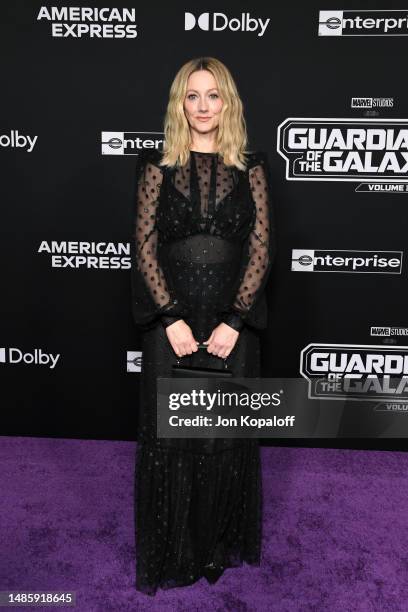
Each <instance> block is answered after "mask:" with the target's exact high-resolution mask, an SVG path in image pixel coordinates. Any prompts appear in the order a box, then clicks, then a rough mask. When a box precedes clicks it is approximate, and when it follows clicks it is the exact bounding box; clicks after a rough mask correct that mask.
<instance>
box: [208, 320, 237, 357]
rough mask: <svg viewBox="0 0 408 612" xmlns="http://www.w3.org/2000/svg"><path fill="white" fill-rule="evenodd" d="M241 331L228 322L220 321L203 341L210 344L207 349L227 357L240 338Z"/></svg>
mask: <svg viewBox="0 0 408 612" xmlns="http://www.w3.org/2000/svg"><path fill="white" fill-rule="evenodd" d="M238 336H239V331H237V330H236V329H233V328H232V327H230V326H229V325H227V324H226V323H220V324H219V325H217V327H215V328H214V329H213V331H212V334H211V336H210V337H209V338H208V340H206V341H205V342H203V344H208V346H207V351H208V352H209V353H212V354H213V355H217V356H218V357H222V358H223V359H225V358H226V357H228V355H229V354H230V353H231V351H232V349H233V348H234V346H235V343H236V341H237V340H238Z"/></svg>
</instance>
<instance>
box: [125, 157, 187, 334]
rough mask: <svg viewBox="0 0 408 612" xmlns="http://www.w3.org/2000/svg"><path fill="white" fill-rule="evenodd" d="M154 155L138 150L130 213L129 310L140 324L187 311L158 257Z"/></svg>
mask: <svg viewBox="0 0 408 612" xmlns="http://www.w3.org/2000/svg"><path fill="white" fill-rule="evenodd" d="M155 157H156V156H154V157H153V156H152V155H151V154H149V152H147V151H143V152H142V153H140V154H139V158H138V162H137V165H136V194H135V202H134V205H133V215H132V234H131V242H130V255H131V271H132V273H131V288H132V311H133V318H134V320H135V323H136V324H137V325H138V326H140V327H142V328H146V327H149V326H150V324H151V323H156V322H157V320H159V319H160V317H161V316H163V315H167V316H169V317H175V318H174V320H176V318H183V317H184V316H187V314H188V308H187V306H186V305H185V304H183V303H181V302H180V301H179V300H178V299H177V297H176V296H175V294H174V291H173V290H172V289H171V288H170V286H169V284H168V282H167V280H166V278H165V275H164V273H163V269H162V267H161V265H160V263H159V260H158V255H157V254H158V248H157V247H158V241H159V239H160V237H159V233H158V229H157V224H156V221H157V210H158V204H159V195H160V187H161V184H162V180H163V171H162V169H161V168H160V167H159V164H158V162H157V160H156V158H155ZM165 320H167V319H165ZM169 320H170V319H169Z"/></svg>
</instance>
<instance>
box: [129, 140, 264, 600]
mask: <svg viewBox="0 0 408 612" xmlns="http://www.w3.org/2000/svg"><path fill="white" fill-rule="evenodd" d="M160 158H161V153H160V152H159V151H157V150H151V151H146V150H144V151H143V152H142V153H141V154H140V155H139V157H138V161H137V168H136V182H135V186H136V194H135V205H134V209H133V212H134V214H133V216H132V240H131V263H132V266H131V269H132V273H131V283H132V310H133V316H134V319H135V322H136V324H137V326H138V327H139V329H140V330H141V331H142V332H143V333H142V351H143V354H142V368H141V379H140V397H139V398H138V400H139V401H138V402H137V403H136V405H137V410H138V434H137V448H136V465H135V528H136V589H137V590H139V591H142V592H144V593H146V594H148V595H154V594H155V593H156V591H157V589H158V588H162V589H167V588H171V587H177V586H183V585H188V584H191V583H193V582H195V581H197V580H198V579H199V578H200V577H201V576H203V567H204V565H206V564H208V563H211V562H213V563H215V564H217V565H220V566H223V567H224V568H227V567H235V566H238V565H242V563H243V561H245V562H246V563H248V564H252V565H259V563H260V556H261V511H262V483H261V478H260V455H259V443H258V440H256V439H255V440H254V439H248V440H247V439H236V440H234V439H219V438H218V439H217V438H216V439H210V440H207V439H197V438H196V439H164V438H161V439H160V438H157V437H156V433H157V432H156V380H157V378H158V377H171V366H172V365H173V364H175V363H176V361H177V356H176V355H175V353H174V351H173V349H172V347H171V345H170V343H169V341H168V339H167V336H166V332H165V327H166V326H167V325H169V324H171V323H172V322H174V321H176V320H178V319H180V318H183V319H184V321H186V323H188V325H190V327H191V329H192V332H193V335H194V337H195V339H196V340H198V341H200V342H203V341H204V340H207V339H208V337H209V336H210V334H211V332H212V330H213V329H214V327H216V326H217V325H218V324H219V323H220V322H221V321H223V322H225V323H227V324H228V325H230V326H231V327H233V328H234V329H236V330H238V331H240V334H239V337H238V340H237V342H236V344H235V346H234V349H233V350H232V352H231V354H230V355H229V357H228V358H227V364H228V367H229V368H230V369H231V370H232V371H233V373H234V376H239V377H251V378H256V377H258V376H260V342H259V341H260V333H261V331H260V330H262V329H264V328H265V327H266V316H267V311H266V300H265V295H264V288H265V284H266V281H267V277H268V274H269V271H270V268H271V265H272V261H273V259H274V254H275V235H274V232H275V223H274V216H273V213H272V206H271V202H270V170H269V166H268V160H267V157H266V154H265V153H263V152H257V153H250V154H249V162H248V165H247V168H246V170H245V171H242V170H239V169H237V168H236V167H232V166H226V165H225V164H224V162H223V159H222V157H221V156H220V155H219V154H217V153H203V152H196V151H192V152H191V155H190V158H189V161H188V162H187V164H186V165H185V166H184V167H166V166H161V165H160ZM181 362H182V363H183V364H187V365H188V364H190V365H198V366H207V367H215V368H217V367H220V368H221V367H223V361H222V359H220V358H219V357H217V356H215V355H211V354H209V353H208V352H207V351H206V350H205V349H199V350H198V351H197V352H196V353H194V354H193V355H191V356H189V355H186V356H184V357H182V358H181Z"/></svg>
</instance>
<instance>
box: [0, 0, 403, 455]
mask: <svg viewBox="0 0 408 612" xmlns="http://www.w3.org/2000/svg"><path fill="white" fill-rule="evenodd" d="M330 6H331V9H332V10H328V9H327V5H326V4H325V3H318V2H315V1H313V2H307V3H303V2H300V1H297V2H291V3H285V2H280V3H275V4H271V3H270V2H259V1H258V2H252V3H251V5H249V4H248V3H244V2H228V3H227V2H222V1H220V2H210V3H204V4H200V3H194V4H193V5H192V6H188V5H187V4H186V3H182V2H179V1H178V0H176V1H174V2H172V3H169V4H165V3H162V4H159V5H157V4H152V3H145V2H138V3H128V2H126V3H123V4H121V3H118V2H103V3H102V2H94V1H91V2H86V3H82V2H75V4H71V5H70V4H66V3H64V2H60V3H55V2H54V3H53V4H52V5H47V4H42V3H41V2H35V1H29V0H25V1H22V0H20V1H19V0H16V1H15V2H11V3H9V4H8V5H4V6H3V7H2V20H1V26H0V27H1V45H2V53H1V63H2V71H1V74H2V96H1V107H2V112H1V126H0V156H1V169H2V172H1V182H0V189H1V224H0V228H1V229H0V231H1V241H0V249H1V266H2V276H1V280H2V283H1V288H2V290H1V300H0V313H1V314H0V325H1V330H0V376H1V390H2V408H3V410H2V415H3V422H2V434H3V435H12V434H16V435H39V436H61V437H94V438H101V439H114V438H122V439H129V440H131V439H135V437H136V427H137V424H136V408H137V401H138V389H139V377H140V366H141V361H142V359H143V355H142V352H141V338H140V336H139V334H138V331H137V330H136V328H135V326H134V323H133V320H132V314H131V303H130V254H129V241H130V224H131V214H132V207H133V206H134V201H133V198H134V193H135V191H134V190H135V185H134V181H135V165H136V160H137V155H138V153H139V152H140V151H141V150H143V149H144V148H152V147H155V148H159V149H160V148H161V147H162V145H163V116H164V112H165V109H166V105H167V101H168V94H169V88H170V84H171V82H172V80H173V78H174V76H175V74H176V72H177V70H178V69H179V68H180V66H181V65H182V64H184V63H185V62H186V61H188V60H189V59H191V58H193V57H199V56H206V55H208V56H214V57H217V58H218V59H220V60H221V61H222V62H224V63H225V64H226V65H227V66H228V68H229V69H230V70H231V72H232V74H233V76H234V78H235V80H236V82H237V85H238V89H239V91H240V95H241V97H242V100H243V103H244V109H245V117H246V121H247V127H248V133H249V137H250V143H249V144H250V148H251V149H253V150H262V151H266V152H267V153H268V156H269V160H270V166H271V172H272V179H273V194H272V196H273V204H274V207H275V211H276V223H277V240H278V252H277V257H276V259H275V263H274V267H273V270H272V274H271V277H270V281H269V283H268V287H267V298H268V304H269V327H268V329H267V331H266V332H265V334H262V352H263V372H262V373H263V375H264V376H265V377H273V376H280V377H299V378H302V379H304V380H305V381H307V385H308V389H309V394H310V395H309V397H314V396H315V397H320V398H321V397H322V396H323V397H326V398H329V399H330V398H331V399H332V400H333V402H335V401H336V400H338V399H340V400H341V401H344V399H345V398H347V399H348V400H350V403H349V404H348V405H349V407H350V409H349V411H348V414H347V415H346V416H345V418H346V419H353V418H354V417H355V415H356V412H357V411H359V410H360V411H361V410H362V411H365V412H363V414H364V415H367V419H368V418H369V414H368V412H369V411H380V412H383V413H384V414H388V415H389V416H390V418H392V420H393V423H394V425H395V419H401V425H403V424H404V425H405V421H404V419H407V418H408V414H407V412H408V404H407V400H408V393H407V389H406V385H405V382H406V378H407V374H408V337H407V336H408V290H407V265H406V254H405V250H406V245H407V220H408V215H407V205H408V128H407V119H406V115H407V109H408V106H407V101H408V93H407V85H406V79H405V57H406V50H407V45H408V7H406V10H405V8H404V5H403V4H402V5H401V6H400V7H398V6H395V3H394V5H393V6H392V7H391V6H390V4H389V3H385V2H384V3H383V4H377V3H375V2H372V3H370V2H365V3H361V2H360V3H359V2H348V3H347V10H345V9H343V8H342V6H341V5H339V6H338V7H336V6H333V3H331V5H330ZM322 377H326V378H327V380H328V381H330V384H327V385H322V384H320V382H321V380H322ZM345 381H347V384H346V382H345ZM350 381H351V383H352V384H351V383H350ZM367 410H368V412H367ZM361 414H362V413H360V414H359V418H361ZM401 429H403V427H402V428H401ZM367 435H370V436H371V437H372V438H379V437H381V432H380V431H377V430H376V429H375V428H370V427H368V428H367ZM382 435H384V432H382ZM401 437H403V436H401ZM279 443H280V444H281V443H282V440H280V441H279ZM357 443H358V442H357V441H356V440H354V441H350V444H351V445H354V446H355V445H356V444H357ZM313 444H314V445H316V444H319V441H318V440H314V441H313ZM320 444H324V443H323V442H320ZM328 444H330V445H332V444H333V441H332V442H329V443H328ZM376 444H378V445H380V441H379V440H377V441H375V442H373V443H372V445H373V446H374V447H375V446H376ZM389 444H390V445H391V444H392V443H391V442H389ZM401 444H402V443H401Z"/></svg>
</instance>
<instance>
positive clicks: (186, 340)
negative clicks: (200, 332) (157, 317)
mask: <svg viewBox="0 0 408 612" xmlns="http://www.w3.org/2000/svg"><path fill="white" fill-rule="evenodd" d="M166 334H167V338H168V340H169V342H170V344H171V346H172V348H173V351H174V352H175V353H176V355H177V357H183V356H184V355H191V354H192V353H195V352H196V351H198V347H197V344H199V342H197V340H196V339H195V338H194V336H193V332H192V331H191V327H190V326H189V325H187V323H186V322H185V321H183V319H179V320H178V321H176V322H175V323H172V324H171V325H168V326H167V327H166Z"/></svg>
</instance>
